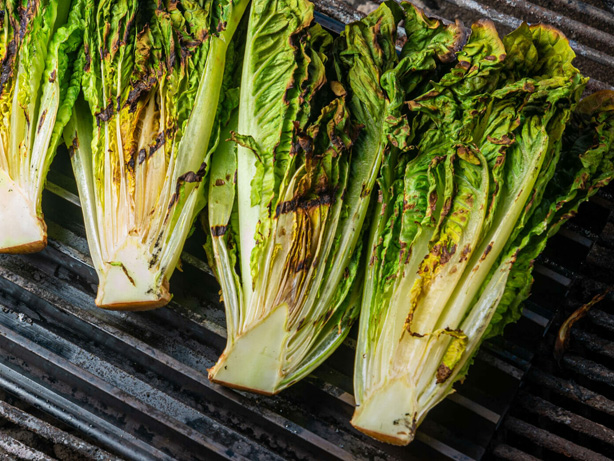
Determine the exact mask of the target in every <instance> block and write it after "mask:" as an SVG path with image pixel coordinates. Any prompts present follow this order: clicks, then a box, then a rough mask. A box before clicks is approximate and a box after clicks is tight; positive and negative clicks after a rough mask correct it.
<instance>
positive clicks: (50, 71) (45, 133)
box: [0, 0, 84, 253]
mask: <svg viewBox="0 0 614 461" xmlns="http://www.w3.org/2000/svg"><path fill="white" fill-rule="evenodd" d="M83 3H84V2H83V1H82V0H73V1H69V0H66V1H62V2H56V1H45V0H36V1H28V2H25V1H21V0H2V1H0V14H1V16H0V29H1V32H2V33H1V34H0V61H1V67H2V68H1V72H0V112H1V116H0V252H1V253H28V252H34V251H39V250H41V249H43V248H44V247H45V245H46V244H47V227H46V225H45V222H44V220H43V213H42V210H41V197H42V192H43V187H44V184H45V179H46V177H47V172H48V170H49V166H50V164H51V161H52V160H53V157H54V155H55V152H56V148H57V146H58V143H59V141H60V138H61V133H62V129H63V128H64V126H65V125H66V123H67V122H68V119H69V118H70V115H71V113H72V106H73V104H74V101H75V99H76V97H77V94H78V92H79V88H80V85H79V81H78V79H77V78H74V74H75V73H77V72H78V70H79V67H80V65H81V63H80V61H79V60H78V59H77V55H78V50H79V49H80V48H81V46H82V40H83V19H82V14H83Z"/></svg>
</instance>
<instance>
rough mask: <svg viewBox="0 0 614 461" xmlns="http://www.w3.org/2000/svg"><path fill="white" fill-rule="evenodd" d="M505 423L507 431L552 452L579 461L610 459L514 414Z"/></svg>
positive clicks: (608, 460)
mask: <svg viewBox="0 0 614 461" xmlns="http://www.w3.org/2000/svg"><path fill="white" fill-rule="evenodd" d="M503 425H504V427H505V429H506V430H507V431H509V432H511V433H513V434H515V435H517V436H520V437H522V438H524V439H526V440H528V441H530V442H531V443H534V444H535V445H537V446H538V447H543V448H545V449H547V450H548V451H550V452H552V453H556V454H559V455H563V456H566V457H568V458H573V459H576V460H578V461H610V459H609V458H607V457H606V456H603V455H601V454H599V453H597V452H595V451H593V450H591V449H589V448H584V447H581V446H580V445H577V444H575V443H573V442H570V441H569V440H566V439H564V438H563V437H559V436H558V435H555V434H552V433H550V432H548V431H546V430H544V429H540V428H538V427H536V426H534V425H532V424H529V423H527V422H525V421H522V420H520V419H518V418H515V417H513V416H508V417H507V418H506V419H505V421H504V423H503Z"/></svg>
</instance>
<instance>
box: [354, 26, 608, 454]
mask: <svg viewBox="0 0 614 461" xmlns="http://www.w3.org/2000/svg"><path fill="white" fill-rule="evenodd" d="M574 56H575V55H574V53H573V51H572V50H571V48H570V46H569V43H568V41H567V39H566V38H565V37H564V36H563V35H562V34H561V33H560V32H558V31H557V30H555V29H553V28H550V27H547V26H543V25H537V26H531V27H529V26H527V25H526V24H524V25H522V26H521V27H520V28H518V29H517V30H516V31H514V32H513V33H511V34H510V35H508V36H507V37H505V38H503V39H502V40H501V39H499V36H498V34H497V32H496V31H495V29H494V26H493V25H492V23H490V22H487V21H481V22H478V23H476V24H475V25H474V26H473V28H472V34H471V37H470V39H469V41H468V43H467V45H466V46H465V47H464V49H463V50H462V52H461V53H460V54H459V55H458V63H457V65H456V66H455V67H454V68H453V69H451V70H450V71H449V72H448V73H447V74H446V75H444V76H443V77H442V78H441V80H440V81H439V82H438V83H433V84H432V85H431V87H430V88H428V89H427V91H425V92H424V93H423V94H422V95H420V96H417V97H414V98H412V99H409V100H408V101H407V105H408V108H409V114H408V118H409V123H410V125H411V126H412V128H413V130H412V133H411V140H410V142H409V144H410V145H411V149H408V150H406V151H405V152H403V153H402V154H401V155H399V156H398V157H397V158H392V157H391V158H390V162H387V163H385V164H384V166H383V167H382V170H381V171H382V173H381V175H380V178H379V184H380V190H381V194H382V200H381V204H378V209H377V210H376V213H377V218H376V220H375V222H374V223H373V226H372V228H371V235H370V243H369V252H370V254H369V264H368V267H367V269H366V275H365V286H364V292H363V300H362V311H361V319H360V329H359V338H358V346H357V353H356V368H355V377H354V388H355V397H356V405H357V407H356V411H355V413H354V417H353V419H352V424H353V425H354V426H355V427H356V428H358V429H359V430H361V431H363V432H365V433H367V434H369V435H371V436H373V437H375V438H378V439H380V440H383V441H386V442H389V443H394V444H400V445H403V444H407V443H409V442H410V441H411V440H412V439H413V437H414V434H415V431H416V427H417V425H418V424H419V423H420V422H421V421H422V420H423V419H424V417H425V416H426V414H427V413H428V411H429V410H430V409H431V408H433V407H434V406H435V405H436V404H437V403H439V402H440V401H441V400H442V399H443V398H444V397H445V396H446V395H448V394H449V393H450V392H452V391H453V389H452V385H453V384H454V382H455V381H457V380H458V379H460V378H462V377H463V376H464V375H465V373H466V372H467V369H468V366H469V364H470V362H471V358H472V357H473V355H474V354H475V352H476V351H477V348H478V346H479V344H480V343H481V341H482V340H483V339H484V338H485V337H488V336H489V335H493V334H496V333H499V332H500V331H501V329H502V328H503V326H504V325H505V324H506V323H508V322H509V321H513V320H516V319H517V318H518V315H519V312H520V307H519V306H520V303H521V302H522V301H523V300H524V299H525V298H526V297H527V296H528V292H529V288H530V286H531V282H532V278H531V269H532V265H533V260H534V259H535V258H536V257H537V255H538V254H539V253H540V251H541V250H542V249H543V247H544V245H545V242H546V239H547V238H548V237H549V236H550V235H552V234H553V233H554V232H556V230H557V229H558V228H559V227H560V225H561V223H562V222H563V221H565V220H566V219H567V218H568V217H569V216H570V215H571V214H572V213H573V212H575V210H576V209H577V207H578V205H579V203H581V202H582V201H584V200H586V198H587V197H588V196H589V195H590V194H592V193H594V192H595V190H596V188H597V187H599V186H600V185H603V184H605V183H607V182H608V181H609V180H610V179H611V178H612V175H613V173H614V172H613V168H612V155H613V152H612V138H611V137H612V106H611V103H612V99H611V95H608V96H606V95H601V96H599V95H598V96H593V97H592V98H590V99H587V100H586V101H584V102H583V103H582V104H580V105H579V106H578V108H577V110H576V116H575V119H574V121H572V125H571V127H570V130H568V131H569V134H568V135H566V138H573V139H572V141H569V140H567V139H566V143H565V146H566V147H565V149H564V150H563V151H562V150H561V147H562V138H563V131H564V129H565V126H566V125H567V123H568V122H569V121H570V118H571V116H572V112H573V110H574V108H575V107H576V104H577V102H578V100H579V97H580V94H581V93H582V91H583V89H584V86H585V83H586V79H584V78H583V77H582V76H581V75H580V73H579V72H578V71H577V69H575V68H574V67H573V65H572V64H571V62H572V60H573V58H574ZM574 124H580V125H581V126H583V131H581V132H580V133H581V134H578V132H577V128H576V126H577V125H574Z"/></svg>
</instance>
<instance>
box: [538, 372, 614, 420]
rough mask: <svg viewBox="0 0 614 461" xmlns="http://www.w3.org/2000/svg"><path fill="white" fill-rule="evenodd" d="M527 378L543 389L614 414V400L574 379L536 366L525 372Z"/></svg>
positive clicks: (595, 409) (599, 410)
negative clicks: (552, 373)
mask: <svg viewBox="0 0 614 461" xmlns="http://www.w3.org/2000/svg"><path fill="white" fill-rule="evenodd" d="M527 379H528V381H529V382H531V383H533V384H535V385H537V386H539V387H541V388H543V389H547V390H548V391H551V392H554V393H556V394H558V395H560V396H562V397H565V398H566V399H569V400H571V401H573V402H575V403H578V404H581V405H583V406H586V407H587V408H589V409H591V410H594V411H597V412H602V413H605V414H607V415H610V416H614V401H612V400H610V399H608V398H607V397H604V396H603V395H601V394H598V393H597V392H594V391H592V390H590V389H588V388H586V387H584V386H581V385H579V384H577V383H575V382H574V381H571V380H568V379H563V378H560V377H557V376H553V375H551V374H548V373H546V372H543V371H541V370H539V369H538V368H537V367H533V368H531V370H530V371H529V373H528V374H527Z"/></svg>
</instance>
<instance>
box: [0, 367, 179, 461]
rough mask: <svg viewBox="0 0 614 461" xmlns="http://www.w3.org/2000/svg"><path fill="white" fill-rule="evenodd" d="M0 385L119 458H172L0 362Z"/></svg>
mask: <svg viewBox="0 0 614 461" xmlns="http://www.w3.org/2000/svg"><path fill="white" fill-rule="evenodd" d="M0 386H1V387H2V388H3V389H5V390H7V391H8V392H10V393H11V394H12V395H14V396H16V397H18V398H19V399H20V400H22V401H24V402H27V403H28V404H30V405H32V406H33V407H35V408H37V409H39V410H42V411H44V412H45V413H48V414H50V415H52V416H53V417H55V418H56V419H57V420H59V421H62V422H63V423H66V424H69V425H70V426H72V427H74V428H76V429H77V430H79V431H80V432H81V433H83V434H86V435H87V436H89V437H92V438H93V439H95V440H98V441H100V442H101V443H103V444H104V445H105V446H106V447H108V448H109V449H110V450H112V451H114V452H116V453H117V454H119V455H121V456H125V457H127V458H133V457H134V456H135V455H137V456H138V457H139V458H140V459H143V460H153V459H159V460H170V459H171V458H169V457H168V456H167V455H165V454H164V453H162V452H160V451H159V450H157V449H154V448H153V447H151V446H147V445H146V444H145V443H143V442H141V441H140V440H138V439H136V438H135V437H134V436H132V435H130V434H126V433H124V432H123V431H121V430H119V429H118V428H116V427H115V426H113V425H112V424H110V423H108V422H106V421H104V420H103V419H101V418H99V417H97V416H96V415H94V414H87V413H86V412H85V411H84V410H83V409H82V408H80V407H79V406H78V405H76V404H74V403H72V402H70V401H69V400H68V399H65V398H62V397H60V396H57V395H55V394H53V393H51V392H50V391H48V390H47V389H46V388H45V387H44V386H43V385H41V384H39V383H36V382H34V381H32V380H31V379H29V378H27V377H25V376H24V375H23V374H20V373H19V372H17V371H15V370H13V369H12V368H9V367H8V366H6V365H4V364H2V363H0Z"/></svg>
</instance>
